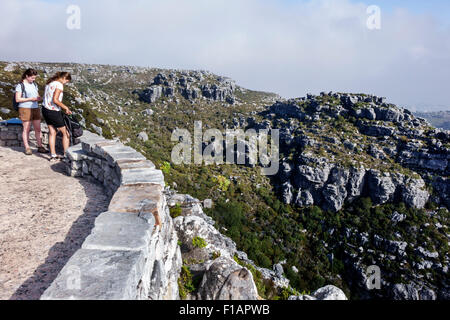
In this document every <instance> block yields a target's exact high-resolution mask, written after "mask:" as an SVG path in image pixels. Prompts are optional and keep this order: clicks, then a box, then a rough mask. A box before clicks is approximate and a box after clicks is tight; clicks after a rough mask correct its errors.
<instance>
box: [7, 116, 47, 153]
mask: <svg viewBox="0 0 450 320" xmlns="http://www.w3.org/2000/svg"><path fill="white" fill-rule="evenodd" d="M41 132H42V143H43V144H44V146H46V147H48V127H47V125H46V124H45V123H42V124H41ZM30 146H32V147H36V146H37V143H36V139H35V134H34V129H33V127H31V131H30ZM0 147H23V141H22V125H21V124H6V122H0Z"/></svg>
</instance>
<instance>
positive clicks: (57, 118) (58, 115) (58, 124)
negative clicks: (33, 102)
mask: <svg viewBox="0 0 450 320" xmlns="http://www.w3.org/2000/svg"><path fill="white" fill-rule="evenodd" d="M42 115H43V116H44V119H45V122H47V125H49V126H53V127H54V128H55V129H58V128H62V127H65V126H66V125H65V123H64V119H63V114H62V112H61V111H54V110H49V109H47V108H45V107H43V108H42Z"/></svg>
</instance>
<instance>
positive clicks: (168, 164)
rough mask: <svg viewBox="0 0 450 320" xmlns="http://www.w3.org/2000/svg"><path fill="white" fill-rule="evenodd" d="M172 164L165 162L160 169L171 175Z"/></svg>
mask: <svg viewBox="0 0 450 320" xmlns="http://www.w3.org/2000/svg"><path fill="white" fill-rule="evenodd" d="M170 168H171V166H170V163H169V162H167V161H164V162H163V164H162V165H161V167H160V169H161V170H162V172H164V173H165V174H169V173H170Z"/></svg>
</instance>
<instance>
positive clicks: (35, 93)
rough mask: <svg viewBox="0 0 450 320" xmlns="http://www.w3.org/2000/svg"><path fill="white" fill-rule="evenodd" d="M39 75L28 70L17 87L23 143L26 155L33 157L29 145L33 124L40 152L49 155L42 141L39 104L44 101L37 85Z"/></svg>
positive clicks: (32, 70)
mask: <svg viewBox="0 0 450 320" xmlns="http://www.w3.org/2000/svg"><path fill="white" fill-rule="evenodd" d="M37 75H38V73H37V71H36V70H34V69H27V70H26V71H25V72H24V73H23V75H22V82H21V83H19V84H18V85H17V87H16V93H15V94H16V101H17V103H18V104H19V118H20V120H22V126H23V130H22V141H23V145H24V147H25V154H26V155H31V154H32V152H31V149H30V145H29V143H28V140H29V137H30V129H31V124H33V128H34V133H35V135H36V141H37V143H38V152H39V153H47V152H48V151H47V150H46V149H45V148H44V147H43V146H42V139H41V110H40V109H39V105H38V102H39V101H42V98H41V97H40V96H39V90H38V86H37V85H36V82H35V81H36V77H37Z"/></svg>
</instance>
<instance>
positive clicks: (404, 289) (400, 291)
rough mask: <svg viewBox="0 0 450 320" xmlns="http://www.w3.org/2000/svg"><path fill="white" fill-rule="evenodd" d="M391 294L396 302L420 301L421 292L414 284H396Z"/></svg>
mask: <svg viewBox="0 0 450 320" xmlns="http://www.w3.org/2000/svg"><path fill="white" fill-rule="evenodd" d="M390 292H391V297H392V299H394V300H419V292H418V290H417V289H416V288H415V287H414V285H412V284H403V283H398V284H394V285H393V286H392V289H391V291H390Z"/></svg>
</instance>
